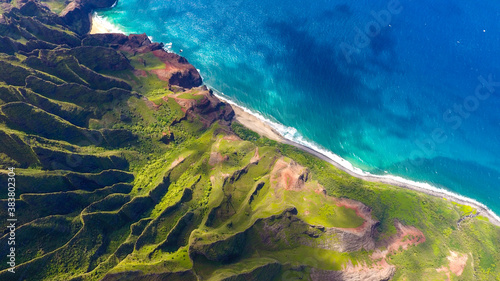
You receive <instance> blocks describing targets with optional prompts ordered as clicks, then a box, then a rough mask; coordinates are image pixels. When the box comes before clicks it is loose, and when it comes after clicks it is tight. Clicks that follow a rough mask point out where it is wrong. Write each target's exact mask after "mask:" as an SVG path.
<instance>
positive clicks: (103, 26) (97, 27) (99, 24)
mask: <svg viewBox="0 0 500 281" xmlns="http://www.w3.org/2000/svg"><path fill="white" fill-rule="evenodd" d="M91 19H92V23H91V29H90V32H89V33H90V34H97V33H123V32H122V31H121V30H120V29H118V28H117V27H116V26H114V25H113V24H111V23H110V22H107V21H106V20H105V19H103V18H102V17H101V16H99V15H98V14H97V13H96V12H94V13H93V14H92V17H91Z"/></svg>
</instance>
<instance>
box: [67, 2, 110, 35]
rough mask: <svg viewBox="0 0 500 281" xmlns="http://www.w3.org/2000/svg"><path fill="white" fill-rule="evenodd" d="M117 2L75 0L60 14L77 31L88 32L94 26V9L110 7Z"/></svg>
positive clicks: (80, 32) (81, 33)
mask: <svg viewBox="0 0 500 281" xmlns="http://www.w3.org/2000/svg"><path fill="white" fill-rule="evenodd" d="M115 2H116V0H75V1H73V2H71V3H69V4H68V5H67V6H66V8H64V10H63V11H62V12H61V14H60V16H61V18H62V19H63V20H64V22H65V23H66V24H67V25H68V26H69V27H71V29H73V30H74V31H75V32H76V33H78V34H80V35H83V34H87V33H88V32H89V31H90V28H91V27H92V19H91V13H92V11H93V10H95V9H104V8H110V7H111V6H113V4H114V3H115Z"/></svg>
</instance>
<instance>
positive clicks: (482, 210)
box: [90, 14, 500, 227]
mask: <svg viewBox="0 0 500 281" xmlns="http://www.w3.org/2000/svg"><path fill="white" fill-rule="evenodd" d="M113 32H119V33H123V32H120V31H119V30H117V28H116V27H114V26H112V25H111V24H109V23H108V22H106V21H105V20H103V19H102V18H100V17H99V16H97V15H96V14H94V15H93V16H92V29H91V31H90V33H91V34H96V33H113ZM217 96H218V97H219V98H220V99H222V100H224V101H226V102H228V103H230V104H231V106H232V107H233V109H234V112H235V119H236V120H237V121H238V122H240V123H241V124H243V125H244V126H245V127H247V128H248V129H250V130H252V131H254V132H256V133H258V134H260V135H262V136H265V137H267V138H269V139H272V140H275V141H278V142H281V143H286V144H289V145H293V146H295V147H297V148H299V149H301V150H303V151H306V152H308V153H310V154H312V155H314V156H316V157H318V158H320V159H322V160H324V161H327V162H328V163H330V164H332V165H333V166H335V167H336V168H338V169H340V170H342V171H344V172H346V173H348V174H349V175H351V176H354V177H357V178H360V179H362V180H366V181H370V182H380V183H385V184H390V185H394V186H398V187H402V188H406V189H410V190H414V191H417V192H422V193H425V194H428V195H431V196H435V197H439V198H444V199H446V200H448V201H452V202H455V203H459V204H462V205H468V206H471V207H473V208H475V209H477V211H478V213H479V214H480V215H482V216H484V217H487V218H488V220H489V221H490V222H491V223H492V224H494V225H496V226H499V227H500V220H499V219H498V218H497V217H496V216H495V214H494V213H493V212H492V211H491V210H489V209H488V208H486V207H485V206H483V205H480V204H479V203H475V202H471V201H469V200H467V199H466V198H460V196H459V195H454V194H451V193H448V192H444V191H440V190H437V189H436V190H431V189H428V188H423V187H420V186H417V185H414V184H410V183H406V182H403V181H400V180H396V179H392V178H388V177H384V176H377V175H370V174H361V173H356V172H354V171H352V170H350V169H348V168H346V167H345V166H344V165H341V164H340V163H339V162H337V161H335V160H334V159H332V158H331V157H328V156H327V155H325V154H323V153H321V152H318V151H316V150H314V149H311V148H309V147H307V146H304V145H302V144H299V143H297V142H293V141H290V140H288V139H285V138H284V137H283V136H282V135H281V134H280V133H278V132H277V131H276V130H275V129H273V128H272V127H271V126H270V125H269V124H267V123H266V122H264V121H263V120H261V119H260V118H258V117H257V116H255V115H253V114H252V113H249V112H247V110H245V109H244V108H242V107H240V106H238V105H237V104H235V103H234V102H231V101H228V100H227V99H225V98H223V97H221V96H219V95H217Z"/></svg>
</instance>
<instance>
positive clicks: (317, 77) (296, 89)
mask: <svg viewBox="0 0 500 281" xmlns="http://www.w3.org/2000/svg"><path fill="white" fill-rule="evenodd" d="M499 12H500V4H499V3H497V2H495V1H487V2H485V3H482V4H481V5H476V4H474V3H470V2H468V1H464V0H462V1H453V2H447V3H436V2H433V1H430V0H424V1H419V2H418V3H417V2H414V1H404V0H401V1H396V0H391V1H375V2H374V1H355V2H352V1H351V2H349V3H346V2H345V1H314V2H313V3H310V2H307V1H291V2H290V1H283V0H278V1H262V0H261V1H251V2H247V1H230V2H225V1H215V2H214V1H205V0H201V1H183V2H182V3H181V4H179V3H174V2H168V1H167V2H164V1H137V0H127V1H118V3H117V5H116V7H115V8H113V9H111V10H109V11H105V12H99V15H101V16H103V17H104V18H105V19H107V20H108V21H110V22H112V23H113V24H115V25H116V26H118V27H119V28H120V29H122V30H124V31H125V32H134V31H140V32H146V33H147V34H149V35H151V36H152V37H153V38H154V40H155V41H158V42H171V43H172V47H171V48H172V49H171V50H172V51H175V52H178V51H179V50H180V49H182V50H183V51H184V52H183V53H182V55H183V56H185V57H186V58H187V59H188V60H189V61H190V62H191V63H193V64H194V65H195V66H196V67H197V68H199V69H200V71H201V74H202V75H203V77H204V79H205V83H206V84H208V85H210V86H212V87H214V88H215V89H217V90H218V91H219V92H222V93H224V94H225V96H227V97H228V98H229V99H231V100H233V101H235V102H237V103H238V104H240V105H242V106H245V107H248V108H250V109H252V110H254V111H258V112H260V113H261V114H262V115H264V116H266V118H269V119H270V120H273V121H277V122H279V123H281V124H284V125H285V126H286V127H290V128H295V129H296V131H295V130H290V131H289V132H288V133H291V134H293V136H292V137H293V138H296V139H305V140H308V141H309V142H311V143H315V144H317V145H318V146H319V147H323V148H325V149H326V150H329V151H331V152H333V153H335V154H337V155H340V156H341V157H343V158H344V159H347V160H348V161H350V162H351V163H353V165H355V166H356V167H359V168H361V169H363V170H365V171H368V172H370V173H375V174H394V175H398V176H402V177H404V178H408V179H411V180H414V181H421V182H428V183H430V184H432V185H435V186H437V187H443V188H445V189H447V190H450V191H452V192H455V193H459V194H462V195H464V196H467V197H471V198H474V199H476V200H478V201H480V202H482V203H484V204H486V205H487V206H488V207H490V208H491V209H492V210H494V211H495V212H496V213H497V214H498V213H500V205H499V204H498V202H500V201H499V200H498V199H500V198H499V194H500V193H499V192H496V190H497V189H498V183H499V180H500V161H499V160H498V159H499V156H500V130H499V129H498V128H499V124H500V123H499V122H500V111H498V108H499V105H500V99H499V98H498V92H499V91H500V90H499V88H498V86H499V82H497V81H500V69H499V67H498V64H497V63H496V60H495V59H492V58H494V57H495V56H496V54H495V52H496V50H498V46H499V45H500V41H499V40H500V39H499V37H498V36H497V35H498V32H499V31H500V22H498V20H497V18H498V17H497V16H495V15H496V14H498V13H499Z"/></svg>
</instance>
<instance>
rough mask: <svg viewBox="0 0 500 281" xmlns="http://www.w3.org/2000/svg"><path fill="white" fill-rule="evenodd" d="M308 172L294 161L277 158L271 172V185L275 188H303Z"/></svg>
mask: <svg viewBox="0 0 500 281" xmlns="http://www.w3.org/2000/svg"><path fill="white" fill-rule="evenodd" d="M308 175H309V172H308V171H307V169H306V168H304V167H302V166H300V165H299V164H297V163H295V162H294V161H290V163H287V162H285V161H284V160H283V159H279V160H278V161H276V163H275V164H274V168H273V170H272V172H271V185H272V186H273V187H274V188H277V189H285V190H303V189H304V183H305V182H306V181H307V178H308Z"/></svg>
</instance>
